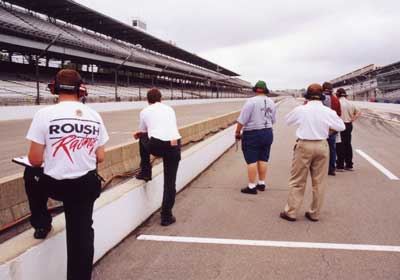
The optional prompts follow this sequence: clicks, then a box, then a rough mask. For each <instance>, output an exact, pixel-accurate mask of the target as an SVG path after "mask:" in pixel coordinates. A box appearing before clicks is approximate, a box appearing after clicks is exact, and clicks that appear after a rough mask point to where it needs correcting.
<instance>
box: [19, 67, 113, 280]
mask: <svg viewBox="0 0 400 280" xmlns="http://www.w3.org/2000/svg"><path fill="white" fill-rule="evenodd" d="M49 88H50V90H51V91H52V93H53V94H57V95H59V101H60V102H59V103H58V104H56V105H53V106H48V107H45V108H43V109H41V110H39V111H38V112H37V113H36V114H35V116H34V118H33V120H32V123H31V126H30V128H29V131H28V134H27V136H26V138H27V139H28V140H30V141H31V145H30V149H29V154H28V158H29V162H30V163H31V165H32V166H33V167H34V168H27V169H26V171H25V174H24V179H25V187H26V191H27V194H28V198H29V203H30V208H31V212H32V217H31V223H32V226H33V227H34V228H35V233H34V237H35V238H37V239H44V238H46V236H47V234H48V233H49V231H50V230H51V216H50V214H49V213H48V211H47V205H46V203H47V198H48V197H51V198H53V199H56V200H59V201H62V202H63V206H64V212H65V222H66V233H67V257H68V264H67V279H82V280H84V279H87V280H89V279H91V273H92V263H93V254H94V231H93V228H92V224H93V220H92V213H93V205H94V202H95V200H96V199H97V198H98V197H99V195H100V192H101V180H100V178H99V176H98V174H97V172H96V167H97V163H99V162H101V161H103V160H104V145H105V143H106V142H107V141H108V138H109V137H108V134H107V131H106V129H105V127H104V124H103V120H102V118H101V117H100V115H99V114H98V113H97V112H95V111H94V110H93V109H91V108H90V107H88V106H86V105H84V104H82V103H81V102H79V99H80V98H81V97H83V96H84V95H86V94H85V91H83V89H84V88H83V86H82V80H81V77H80V75H79V74H78V72H76V71H75V70H61V71H59V72H58V74H57V76H56V78H55V81H54V83H52V84H50V85H49ZM42 165H43V173H42V174H41V170H40V169H37V168H39V167H40V166H42ZM35 167H36V168H35Z"/></svg>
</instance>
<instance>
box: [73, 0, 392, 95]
mask: <svg viewBox="0 0 400 280" xmlns="http://www.w3.org/2000/svg"><path fill="white" fill-rule="evenodd" d="M79 2H80V3H82V4H84V5H87V6H89V7H91V8H94V9H97V10H99V11H101V12H103V13H105V14H107V15H110V16H112V17H114V18H117V19H120V20H122V21H124V22H128V21H129V18H130V17H132V16H139V17H141V18H142V19H144V20H145V21H146V22H147V24H148V30H149V32H150V33H151V34H153V35H155V36H157V37H160V38H162V39H164V40H172V41H175V42H176V43H177V44H178V46H180V47H182V48H185V49H187V50H188V51H190V52H195V53H197V54H199V55H200V56H202V57H204V58H207V59H210V60H212V61H213V62H216V63H219V64H221V65H222V66H224V67H227V68H231V69H232V70H233V71H235V72H238V73H241V74H242V75H243V78H245V79H248V80H249V81H252V82H254V81H256V80H258V79H261V78H263V79H265V80H267V81H269V84H270V86H271V88H293V87H296V88H299V87H305V86H306V85H307V84H308V83H311V82H322V81H324V80H330V79H333V78H335V77H337V76H340V75H342V74H345V73H347V72H350V71H352V70H355V69H356V68H358V67H362V66H365V65H367V64H371V63H377V64H387V63H392V62H395V61H396V59H397V60H398V58H399V56H398V50H399V49H400V48H399V47H400V36H399V32H398V30H400V21H399V20H398V11H399V10H400V1H398V0H381V1H374V0H352V1H350V0H335V1H320V0H303V1H295V0H280V1H279V0H269V1H265V0H253V1H245V0H237V1H229V0H219V1H212V0H202V1H199V0H192V1H190V0H186V1H183V0H165V1H162V2H160V1H157V0H147V1H138V0H130V1H128V0H115V1H114V5H113V6H112V7H110V2H109V1H105V0H81V1H79Z"/></svg>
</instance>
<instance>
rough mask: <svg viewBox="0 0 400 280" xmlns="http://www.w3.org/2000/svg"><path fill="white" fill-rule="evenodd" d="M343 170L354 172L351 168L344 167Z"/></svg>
mask: <svg viewBox="0 0 400 280" xmlns="http://www.w3.org/2000/svg"><path fill="white" fill-rule="evenodd" d="M344 170H346V171H354V169H353V167H345V168H344Z"/></svg>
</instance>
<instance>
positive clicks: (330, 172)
mask: <svg viewBox="0 0 400 280" xmlns="http://www.w3.org/2000/svg"><path fill="white" fill-rule="evenodd" d="M328 175H330V176H336V172H335V170H329V172H328Z"/></svg>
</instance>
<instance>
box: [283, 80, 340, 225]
mask: <svg viewBox="0 0 400 280" xmlns="http://www.w3.org/2000/svg"><path fill="white" fill-rule="evenodd" d="M305 97H306V99H307V100H308V102H307V104H305V105H302V106H298V107H296V108H295V109H294V110H293V111H291V112H290V113H289V114H288V115H287V116H286V123H287V124H288V125H295V126H297V130H296V136H297V141H296V144H295V146H294V151H293V160H292V167H291V171H290V178H289V195H288V200H287V204H286V206H285V208H284V211H283V212H281V213H280V217H281V218H282V219H285V220H288V221H291V222H294V221H296V216H297V212H298V210H299V208H300V206H301V204H302V202H303V198H304V192H305V188H306V184H307V176H308V173H310V175H311V180H312V189H313V191H312V194H313V196H312V203H311V206H310V209H309V211H307V212H306V214H305V216H306V218H307V219H309V220H311V221H318V219H319V218H320V212H321V206H322V201H323V196H324V191H325V187H326V186H325V185H326V183H325V179H326V176H327V174H326V170H327V169H328V165H329V146H328V143H327V141H326V139H327V138H328V135H329V131H330V130H334V131H343V130H344V129H345V126H344V123H343V121H342V119H341V118H339V116H338V115H337V114H336V112H334V111H333V110H331V109H329V108H327V107H326V106H324V105H323V104H322V102H321V101H323V100H324V98H325V96H324V95H323V93H322V87H321V85H319V84H312V85H310V86H309V87H308V89H307V94H306V96H305Z"/></svg>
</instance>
